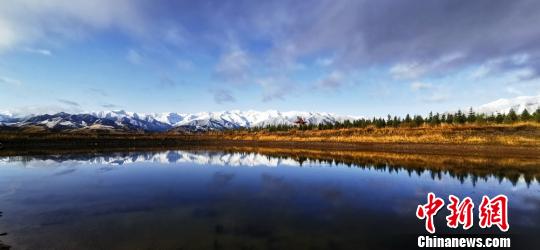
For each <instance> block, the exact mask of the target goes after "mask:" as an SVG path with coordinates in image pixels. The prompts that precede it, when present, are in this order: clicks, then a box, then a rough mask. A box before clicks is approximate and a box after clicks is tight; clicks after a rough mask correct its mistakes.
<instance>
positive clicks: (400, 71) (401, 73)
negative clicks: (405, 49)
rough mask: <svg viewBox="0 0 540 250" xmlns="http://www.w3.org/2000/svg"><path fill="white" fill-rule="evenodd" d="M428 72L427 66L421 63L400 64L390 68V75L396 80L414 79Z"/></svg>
mask: <svg viewBox="0 0 540 250" xmlns="http://www.w3.org/2000/svg"><path fill="white" fill-rule="evenodd" d="M426 71H427V68H426V66H425V65H421V64H420V63H416V62H412V63H398V64H396V65H394V66H393V67H392V68H390V74H391V75H392V77H394V78H395V79H414V78H417V77H419V76H421V75H423V74H424V73H425V72H426Z"/></svg>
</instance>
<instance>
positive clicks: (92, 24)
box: [0, 0, 146, 52]
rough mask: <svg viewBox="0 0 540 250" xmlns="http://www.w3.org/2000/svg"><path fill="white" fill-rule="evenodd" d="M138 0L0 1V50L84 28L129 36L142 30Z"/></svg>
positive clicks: (77, 34)
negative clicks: (126, 33) (110, 30)
mask: <svg viewBox="0 0 540 250" xmlns="http://www.w3.org/2000/svg"><path fill="white" fill-rule="evenodd" d="M138 3H139V2H136V1H131V0H115V1H110V0H92V1H69V0H47V1H35V0H16V1H10V0H7V1H0V37H1V39H0V52H2V51H6V50H10V49H13V48H23V47H24V46H25V45H26V46H31V45H32V44H34V43H36V42H38V41H39V43H40V44H43V43H44V42H57V41H58V39H66V38H67V39H73V38H78V37H80V36H81V35H84V33H85V32H86V31H93V30H100V29H108V28H119V29H121V30H123V31H126V32H128V33H130V34H133V35H140V34H142V33H143V31H144V30H145V29H146V26H145V22H144V18H143V17H144V16H143V15H142V11H141V8H140V7H141V6H140V5H139V4H138Z"/></svg>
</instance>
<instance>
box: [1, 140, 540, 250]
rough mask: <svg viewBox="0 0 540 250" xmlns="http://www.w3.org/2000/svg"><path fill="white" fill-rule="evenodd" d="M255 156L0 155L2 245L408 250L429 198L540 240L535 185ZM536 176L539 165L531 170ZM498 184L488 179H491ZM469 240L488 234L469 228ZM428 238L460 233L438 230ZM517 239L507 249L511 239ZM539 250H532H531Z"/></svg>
mask: <svg viewBox="0 0 540 250" xmlns="http://www.w3.org/2000/svg"><path fill="white" fill-rule="evenodd" d="M302 159H303V160H302V161H299V160H298V158H286V157H279V158H276V157H271V156H266V155H261V154H256V153H242V152H236V153H230V152H229V153H225V152H215V151H212V152H208V151H200V150H199V151H165V152H153V153H122V154H120V153H115V154H105V155H99V156H95V155H77V156H64V155H52V156H42V157H0V211H2V214H1V217H0V233H3V232H6V233H7V235H5V236H0V241H1V242H2V243H1V244H5V245H9V246H11V248H12V249H362V248H364V249H375V248H387V249H391V248H404V247H414V246H416V236H418V235H427V233H426V231H425V229H424V225H423V222H422V221H419V220H418V219H417V218H416V217H415V210H416V207H417V205H419V204H420V203H425V199H426V194H427V193H428V192H434V193H435V194H436V195H437V196H439V197H442V198H444V199H445V201H446V202H447V198H446V197H448V195H450V194H453V195H456V196H458V197H460V198H462V197H465V196H470V197H472V198H473V201H474V202H475V204H476V206H475V209H476V207H478V205H479V204H480V199H481V196H482V195H488V196H495V195H498V194H505V195H507V196H508V197H509V217H510V230H509V232H508V233H507V234H506V235H510V236H512V237H513V242H512V243H513V244H514V245H517V246H518V247H520V246H521V247H523V248H527V247H528V249H534V247H533V248H531V246H532V245H531V244H533V243H534V244H538V243H537V242H534V241H538V239H537V238H539V236H540V225H539V222H540V185H539V183H538V181H537V180H536V179H534V178H533V179H532V180H530V178H529V179H528V180H527V181H525V178H524V177H520V176H519V175H518V177H517V178H513V179H510V178H504V177H501V176H500V175H496V173H494V175H487V176H486V175H484V176H482V177H481V178H478V176H475V175H474V174H472V173H471V174H468V175H465V176H460V178H458V177H456V176H455V175H454V174H451V173H448V172H445V171H437V172H435V171H430V170H429V169H428V170H424V171H407V166H403V168H393V167H387V166H384V165H383V166H381V165H380V164H379V165H378V166H377V167H375V166H372V165H369V164H363V165H361V164H347V165H345V164H341V163H332V162H328V161H325V162H320V161H317V160H315V159H309V158H302ZM538 167H540V166H538ZM495 176H497V177H495ZM476 213H477V210H475V224H474V227H473V228H472V229H471V230H469V231H467V233H496V232H497V230H485V229H480V228H479V227H478V222H477V216H476ZM446 215H448V211H447V210H446V209H442V210H441V213H440V214H439V215H438V216H437V218H436V219H437V221H436V224H435V226H436V228H437V233H442V234H445V233H463V232H462V231H459V230H456V229H448V228H446V226H445V219H444V216H446ZM514 237H515V239H514ZM536 246H538V245H536Z"/></svg>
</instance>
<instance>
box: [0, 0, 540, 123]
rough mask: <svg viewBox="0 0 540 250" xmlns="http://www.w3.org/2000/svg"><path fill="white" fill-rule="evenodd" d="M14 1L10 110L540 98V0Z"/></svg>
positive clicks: (386, 105) (380, 110) (5, 93)
mask: <svg viewBox="0 0 540 250" xmlns="http://www.w3.org/2000/svg"><path fill="white" fill-rule="evenodd" d="M43 2H44V3H39V2H38V1H32V0H4V1H2V2H1V3H0V111H1V110H5V111H10V112H15V113H45V112H48V113H53V112H58V111H67V112H83V111H97V110H113V109H124V110H128V111H135V112H168V111H174V112H199V111H220V110H229V109H240V110H248V109H255V110H267V109H277V110H282V111H287V110H306V111H325V112H333V113H338V114H350V115H367V116H371V115H386V114H389V113H390V114H398V115H402V114H405V113H417V114H425V113H427V112H429V111H430V110H433V111H441V112H442V111H447V110H455V109H457V108H467V107H470V106H478V105H480V104H483V103H486V102H490V101H493V100H496V99H498V98H510V97H515V96H521V95H537V94H540V80H539V78H538V72H539V70H540V43H538V41H540V29H538V28H537V27H536V26H535V25H534V24H535V23H540V3H539V2H538V1H497V0H496V1H480V0H476V1H430V2H427V1H385V0H383V1H362V0H355V1H352V0H351V1H345V0H338V1H323V0H313V1H312V0H310V1H265V2H260V1H226V0H223V1H165V0H157V1H150V0H148V1H146V0H117V1H108V0H94V1H65V0H50V1H43Z"/></svg>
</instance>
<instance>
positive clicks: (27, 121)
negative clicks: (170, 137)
mask: <svg viewBox="0 0 540 250" xmlns="http://www.w3.org/2000/svg"><path fill="white" fill-rule="evenodd" d="M298 117H301V118H302V119H303V120H304V121H305V122H306V123H307V124H325V123H336V122H343V121H344V120H353V119H356V117H352V116H339V115H335V114H330V113H322V112H300V111H289V112H279V111H275V110H270V111H252V110H251V111H239V110H233V111H223V112H202V113H196V114H182V113H153V114H143V113H133V112H126V111H123V110H119V111H101V112H90V113H82V114H68V113H64V112H61V113H57V114H53V115H49V114H43V115H32V116H26V117H16V116H13V115H9V114H7V113H5V114H3V115H1V116H0V124H1V125H3V126H4V127H12V128H22V127H39V128H43V129H48V130H76V131H82V130H100V129H103V130H106V129H108V130H110V129H114V130H125V131H156V132H162V131H168V130H172V129H174V130H176V131H209V130H226V129H239V128H253V127H264V126H267V125H292V124H294V122H295V121H296V120H297V119H298Z"/></svg>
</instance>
